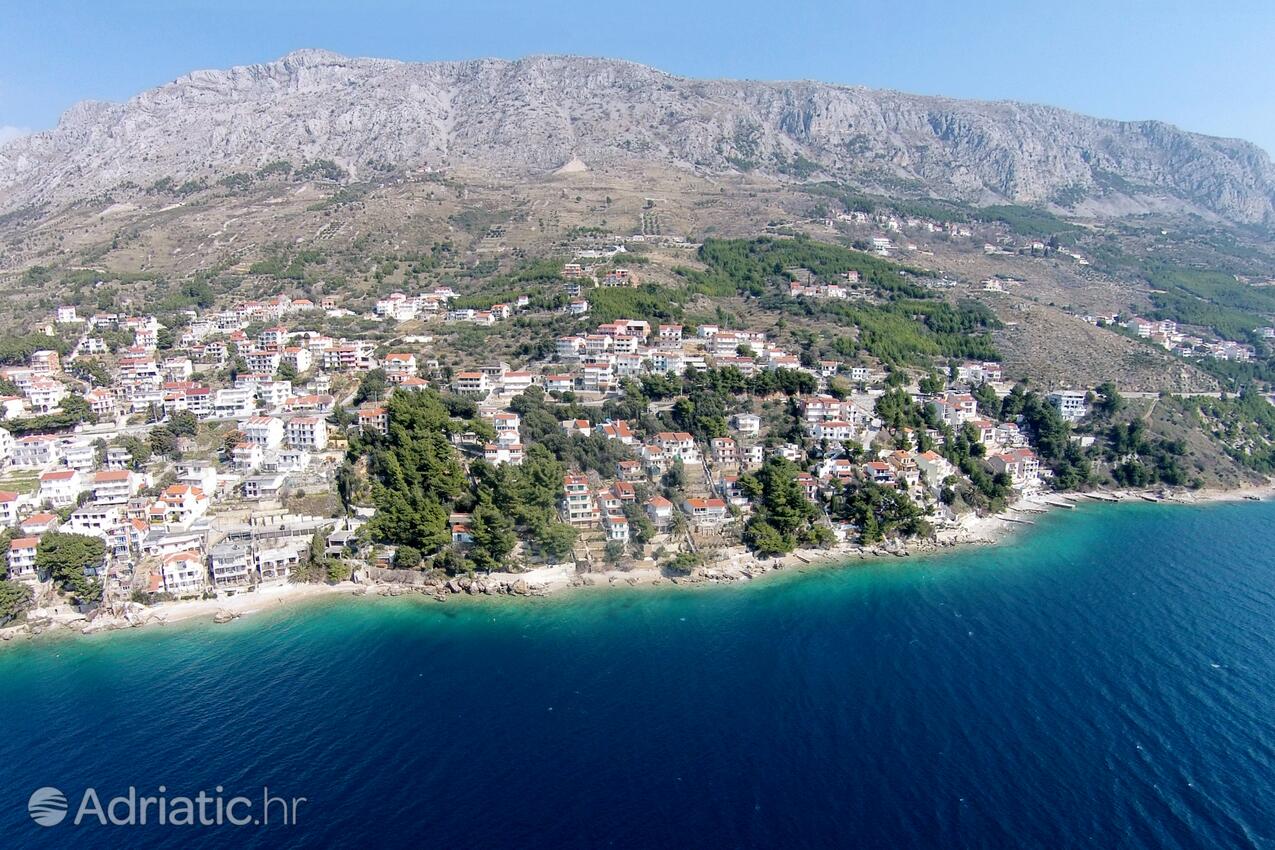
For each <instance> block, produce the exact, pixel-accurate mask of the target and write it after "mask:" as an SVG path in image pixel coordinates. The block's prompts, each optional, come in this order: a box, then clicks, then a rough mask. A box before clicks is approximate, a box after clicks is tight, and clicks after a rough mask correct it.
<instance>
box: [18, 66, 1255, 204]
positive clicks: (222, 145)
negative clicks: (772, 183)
mask: <svg viewBox="0 0 1275 850" xmlns="http://www.w3.org/2000/svg"><path fill="white" fill-rule="evenodd" d="M278 159H301V160H317V159H330V160H333V161H334V162H337V163H338V164H340V165H342V167H344V168H345V169H347V170H348V171H349V172H351V173H352V174H353V175H354V177H355V178H356V179H357V178H358V177H359V176H360V175H362V174H366V173H367V172H368V170H369V169H370V168H372V167H374V166H376V165H379V164H385V163H388V164H391V165H394V166H400V167H411V168H414V167H429V168H435V169H448V168H457V167H470V168H478V169H482V170H485V171H489V172H491V173H493V174H501V175H507V176H510V177H519V176H522V177H526V176H543V175H548V174H551V173H552V172H553V171H555V170H556V169H558V168H559V167H561V166H562V165H563V164H564V163H568V162H571V161H572V160H576V159H578V160H581V161H582V162H584V163H585V164H586V165H587V166H588V167H589V168H590V169H595V170H596V169H600V170H603V171H606V170H628V171H639V172H640V171H641V169H642V168H644V167H649V166H651V165H660V166H671V167H674V168H679V169H683V170H687V171H691V172H695V173H700V174H708V175H713V174H727V173H731V172H741V171H742V172H755V173H757V174H762V175H766V176H769V177H774V178H775V179H778V180H783V181H788V182H801V181H803V180H807V179H812V178H815V179H821V180H833V181H836V182H841V183H845V184H846V185H848V186H851V187H854V188H858V189H863V190H868V191H877V192H884V193H887V194H899V195H905V196H906V195H911V196H926V195H929V196H935V197H943V198H950V199H952V200H959V201H963V202H968V203H975V204H986V203H1002V202H1011V203H1024V204H1030V205H1036V206H1049V207H1054V208H1060V207H1064V208H1068V209H1074V210H1076V211H1078V212H1080V213H1086V214H1115V213H1120V212H1130V211H1133V212H1137V211H1142V210H1149V209H1168V210H1173V211H1181V212H1191V213H1200V214H1204V215H1210V216H1216V217H1219V218H1222V219H1226V220H1229V221H1231V222H1234V223H1241V224H1258V225H1267V226H1269V225H1271V224H1272V223H1275V166H1272V163H1271V160H1270V157H1269V156H1268V155H1267V154H1266V153H1265V152H1264V151H1262V150H1261V149H1260V148H1259V147H1257V146H1256V145H1253V144H1251V143H1249V142H1246V141H1243V140H1238V139H1225V138H1219V137H1213V136H1206V135H1202V134H1198V133H1191V132H1188V131H1185V130H1181V129H1179V128H1177V127H1174V126H1172V125H1170V124H1167V123H1165V122H1161V121H1156V120H1145V121H1118V120H1115V119H1105V118H1093V117H1089V116H1085V115H1081V114H1079V113H1075V112H1070V111H1068V110H1064V109H1061V108H1058V107H1052V106H1045V105H1039V104H1028V103H1021V102H1017V101H1007V100H998V101H971V100H961V99H957V98H951V97H944V96H933V95H913V94H907V93H904V92H898V91H893V90H886V89H870V88H867V87H864V86H855V85H844V84H829V83H821V82H817V81H810V80H800V81H783V82H770V81H756V80H701V79H692V78H686V77H679V76H675V75H672V74H668V73H665V72H663V71H660V70H658V69H656V68H652V67H650V66H647V65H643V64H640V63H636V62H630V61H627V60H616V59H605V58H595V57H578V56H555V55H545V56H529V57H524V58H522V59H517V60H505V59H490V58H488V59H471V60H455V61H445V62H429V63H420V62H406V61H402V60H395V59H379V58H351V57H345V56H342V55H340V54H337V53H333V52H331V51H327V50H321V49H315V48H307V49H303V50H298V51H294V52H292V53H289V54H287V55H285V56H283V57H281V58H280V59H277V60H275V61H272V62H267V63H261V64H255V65H240V66H235V67H232V68H229V69H225V70H216V69H212V70H196V71H192V72H190V73H188V74H185V75H183V76H181V77H178V78H177V79H176V80H173V81H172V82H170V83H167V84H164V85H161V86H157V87H155V88H152V89H147V90H145V91H143V92H140V93H138V94H137V95H135V96H134V97H132V98H130V99H128V100H127V101H124V102H122V103H114V102H106V101H83V102H80V103H77V104H75V105H74V106H72V107H71V108H70V109H68V110H67V111H66V112H65V113H64V114H63V116H62V118H61V119H60V120H59V122H58V125H57V126H56V127H55V128H54V129H52V130H48V131H44V132H41V133H36V134H32V135H30V136H26V137H23V138H20V139H16V140H14V141H11V142H10V143H8V144H6V145H4V146H2V147H0V210H5V209H15V208H18V207H21V206H24V205H30V204H36V203H42V204H64V203H68V202H73V201H76V200H82V199H85V198H89V197H94V196H98V195H102V194H105V193H109V192H111V191H112V190H114V189H117V188H118V187H119V186H120V185H122V184H146V183H149V182H152V181H154V180H158V179H162V178H165V177H167V178H172V179H175V180H178V181H181V180H187V179H206V178H213V177H216V176H218V175H220V174H224V173H232V172H234V171H236V170H242V169H245V168H256V167H259V166H261V165H263V164H265V163H266V162H269V161H272V160H278Z"/></svg>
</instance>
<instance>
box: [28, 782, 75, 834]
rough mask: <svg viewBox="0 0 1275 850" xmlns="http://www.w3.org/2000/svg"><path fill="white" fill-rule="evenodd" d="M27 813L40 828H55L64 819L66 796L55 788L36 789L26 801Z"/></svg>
mask: <svg viewBox="0 0 1275 850" xmlns="http://www.w3.org/2000/svg"><path fill="white" fill-rule="evenodd" d="M27 811H28V812H29V813H30V814H31V820H33V821H35V822H36V823H38V824H39V825H40V826H57V825H58V824H60V823H61V822H62V819H63V818H65V817H66V795H65V794H63V793H62V792H61V791H59V790H58V789H56V788H48V787H45V788H38V789H36V792H35V793H34V794H32V795H31V799H30V800H27Z"/></svg>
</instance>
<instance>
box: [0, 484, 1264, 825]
mask: <svg viewBox="0 0 1275 850" xmlns="http://www.w3.org/2000/svg"><path fill="white" fill-rule="evenodd" d="M1273 624H1275V504H1273V503H1246V502H1239V503H1223V504H1213V505H1207V506H1198V507H1184V506H1169V505H1160V504H1150V503H1138V504H1124V505H1117V506H1112V505H1097V504H1094V505H1087V506H1082V507H1081V508H1079V509H1077V510H1075V511H1057V512H1054V513H1051V514H1049V515H1047V516H1043V517H1041V518H1040V519H1039V520H1038V521H1037V522H1036V524H1035V525H1033V526H1032V527H1030V528H1025V529H1024V530H1023V532H1022V533H1021V534H1018V535H1016V536H1015V537H1014V538H1013V539H1011V540H1010V541H1008V542H1006V543H1004V544H1002V545H999V546H995V547H979V548H968V549H963V550H958V551H954V552H951V553H946V554H942V555H938V556H935V557H927V558H924V559H921V558H890V559H885V560H874V561H863V562H860V561H855V562H854V563H852V564H848V565H844V566H841V567H836V568H813V567H812V568H810V569H806V570H803V571H794V572H789V573H784V574H778V575H774V576H772V577H767V578H763V579H760V580H757V581H754V582H751V583H748V584H743V585H729V586H711V587H702V588H671V587H670V588H667V589H664V588H654V589H652V588H647V589H625V590H616V589H597V590H589V589H585V590H581V591H579V592H573V593H569V594H565V595H561V596H557V597H550V598H545V599H532V600H506V599H499V600H490V599H483V600H469V599H462V600H455V599H453V600H450V601H448V602H446V603H441V604H440V603H437V602H434V601H428V600H424V599H420V598H398V599H349V598H335V597H333V598H323V599H321V600H318V601H315V602H313V603H305V604H300V605H296V606H292V607H289V608H286V609H284V610H281V611H279V612H265V613H260V614H256V615H253V616H249V617H245V618H243V619H241V620H239V621H236V622H234V623H231V624H228V625H213V624H205V623H195V624H183V625H174V626H167V627H163V628H147V629H141V630H136V631H130V632H128V633H115V634H108V635H99V636H94V637H92V638H83V637H73V638H63V639H37V640H35V641H23V642H22V643H21V644H17V645H15V644H8V645H5V646H3V647H0V839H3V845H4V846H8V847H20V848H40V847H62V846H76V847H132V848H150V847H168V846H181V847H182V848H185V849H186V850H190V848H202V847H222V846H231V847H243V848H254V847H357V848H373V847H377V848H379V847H414V848H420V847H425V848H434V847H438V848H470V847H473V848H488V847H493V848H506V847H508V848H521V849H522V850H527V848H610V847H617V848H630V847H632V848H682V847H688V848H806V847H810V848H816V847H817V848H841V847H845V848H891V849H892V850H897V848H1002V847H1004V848H1070V847H1093V848H1103V850H1114V849H1115V848H1232V847H1234V848H1265V847H1275V631H1273V630H1272V625H1273ZM201 793H202V794H203V795H204V796H203V800H202V802H201V801H200V794H201ZM147 799H148V800H149V803H147V804H145V805H144V803H145V800H147ZM201 807H202V811H201ZM143 813H144V814H145V815H146V821H145V823H142V822H141V820H142V817H141V815H142V814H143ZM231 817H233V819H234V821H233V822H232V821H231V820H230V819H229V818H231ZM192 818H193V819H194V820H195V822H194V823H188V822H187V820H189V819H192ZM37 819H38V820H37ZM201 819H202V822H201Z"/></svg>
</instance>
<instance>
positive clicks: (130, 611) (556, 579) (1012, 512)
mask: <svg viewBox="0 0 1275 850" xmlns="http://www.w3.org/2000/svg"><path fill="white" fill-rule="evenodd" d="M1270 500H1275V482H1268V483H1265V484H1259V485H1252V486H1245V487H1240V488H1235V489H1229V490H1226V489H1203V490H1198V491H1189V490H1184V491H1167V490H1163V489H1161V490H1155V491H1151V490H1133V489H1124V490H1102V491H1092V492H1090V493H1047V494H1033V495H1031V496H1026V497H1021V498H1019V499H1018V500H1016V501H1015V502H1014V503H1013V504H1011V505H1009V506H1008V507H1007V508H1006V509H1005V510H1003V511H1001V512H1000V513H997V514H993V515H989V516H983V517H979V516H974V515H972V514H971V515H967V516H965V517H963V518H962V519H961V521H960V522H959V523H958V524H957V525H956V526H955V527H951V528H945V529H942V530H940V531H939V532H938V533H937V534H936V536H935V538H934V539H933V540H925V541H911V542H908V543H902V542H899V541H892V542H891V543H889V544H879V545H876V546H866V547H865V546H860V545H859V544H856V543H839V544H837V545H835V546H832V547H830V548H827V549H798V550H795V551H793V552H790V553H788V554H787V555H784V556H782V557H779V558H759V557H757V556H755V555H753V554H752V553H749V552H748V551H747V550H745V549H744V548H743V547H742V546H735V547H730V548H728V549H724V550H721V554H720V556H719V557H718V558H716V559H715V560H713V561H711V562H709V563H707V564H705V565H702V566H700V567H698V568H696V570H695V571H693V573H692V574H691V575H688V576H676V577H670V576H666V575H664V574H663V573H662V572H661V571H660V570H659V569H657V568H654V567H639V568H634V569H630V570H620V569H614V570H608V571H605V572H598V573H585V574H579V573H576V572H575V570H574V568H573V567H572V566H571V565H566V564H561V565H551V566H544V567H537V568H534V569H531V570H527V571H525V572H521V573H510V572H503V573H491V574H488V575H485V576H476V577H474V578H472V579H471V578H468V577H458V578H453V579H450V580H448V581H446V582H436V583H425V582H421V583H412V584H409V583H404V582H395V581H375V580H366V581H345V582H340V583H338V584H333V585H329V584H292V583H287V584H274V585H267V586H263V587H260V588H258V589H257V590H255V591H253V592H251V593H244V594H237V595H235V596H231V597H226V598H216V599H194V600H180V601H174V602H163V603H159V604H158V605H153V606H143V605H139V604H136V603H127V604H126V606H125V609H124V611H122V612H120V613H118V614H116V615H112V614H107V613H98V614H97V615H96V616H89V615H85V614H81V613H79V612H77V611H75V610H74V609H73V608H71V607H70V606H57V607H56V608H52V609H34V610H33V611H31V612H29V613H28V617H27V620H26V621H25V622H22V623H19V624H17V625H12V626H7V627H5V628H3V629H0V643H12V642H15V641H17V640H19V639H21V638H25V639H26V641H30V640H33V639H36V638H39V637H42V636H45V635H50V636H52V635H57V636H68V637H73V636H77V635H79V636H88V635H98V634H104V633H109V632H113V631H131V630H133V629H137V628H144V627H156V626H165V625H175V624H179V623H190V622H193V621H201V620H202V621H204V622H207V623H214V624H222V623H228V622H232V621H234V620H238V619H240V618H243V617H250V616H252V615H255V614H261V613H269V612H272V611H282V610H286V609H290V608H293V607H295V606H297V605H300V604H303V603H307V602H312V601H316V600H320V599H331V598H335V597H340V596H348V597H352V598H354V597H370V598H373V599H375V598H384V597H399V596H407V595H417V596H420V597H421V598H429V599H434V600H436V601H438V602H445V601H446V600H447V598H448V597H449V596H466V597H467V596H472V597H475V598H481V597H484V596H488V597H499V596H505V597H509V598H513V599H518V598H520V597H521V598H535V597H547V596H554V595H559V594H563V593H567V592H569V591H572V590H576V589H589V588H596V589H606V588H619V589H623V588H657V587H665V588H667V587H682V588H693V587H706V586H715V585H721V584H733V583H739V582H752V581H755V580H758V579H762V578H764V577H766V576H768V575H773V574H780V573H788V572H792V571H794V570H797V569H803V568H811V567H814V568H823V569H832V568H846V567H852V566H853V565H854V564H855V563H856V562H866V561H872V560H879V559H884V558H890V557H897V558H909V557H914V556H927V555H938V554H942V553H944V552H949V551H953V550H958V549H966V548H968V547H971V546H989V545H996V544H998V543H1001V542H1003V541H1005V540H1006V539H1007V538H1009V537H1012V536H1015V535H1016V534H1017V533H1018V532H1020V531H1023V530H1024V529H1026V528H1028V527H1030V526H1031V525H1032V524H1033V523H1034V521H1035V519H1037V518H1039V517H1040V516H1043V515H1045V514H1047V513H1052V512H1054V511H1058V510H1067V509H1072V508H1075V507H1076V506H1077V505H1081V504H1085V503H1088V502H1092V503H1095V504H1119V503H1124V502H1143V501H1145V502H1154V503H1160V504H1171V505H1197V506H1198V505H1206V504H1212V503H1222V502H1238V501H1270ZM24 642H25V641H24Z"/></svg>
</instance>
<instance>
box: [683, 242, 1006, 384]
mask: <svg viewBox="0 0 1275 850" xmlns="http://www.w3.org/2000/svg"><path fill="white" fill-rule="evenodd" d="M699 256H700V259H701V260H702V261H703V262H704V263H705V264H706V265H707V266H708V270H707V271H704V272H686V273H685V275H686V277H687V280H688V282H689V283H690V285H691V286H692V287H693V288H696V289H700V290H705V289H706V290H709V291H711V292H717V293H720V292H721V291H722V290H723V289H725V288H726V287H727V286H730V287H733V288H734V290H735V291H737V292H739V293H741V294H744V295H751V296H757V297H759V298H760V299H761V304H762V306H764V307H766V308H768V309H771V310H775V311H782V312H787V313H791V314H794V315H804V316H807V317H811V318H817V319H823V320H826V321H830V322H833V323H835V324H838V325H842V326H845V327H848V328H855V329H856V332H855V333H853V334H848V335H846V336H843V337H838V338H836V339H835V341H834V348H835V349H836V350H837V352H838V353H839V354H842V355H844V356H847V357H850V356H854V355H855V354H858V353H860V352H862V353H866V354H869V355H871V356H873V357H876V358H878V359H880V360H881V361H883V362H886V363H915V364H920V363H928V362H929V361H930V360H931V359H932V358H934V357H960V358H978V359H982V360H997V359H999V356H998V354H997V352H996V349H995V347H994V346H993V345H992V341H991V337H990V336H989V335H988V331H989V330H991V329H993V328H995V327H997V326H998V322H997V320H996V317H995V316H994V315H993V314H992V312H991V311H990V310H989V309H988V308H986V307H985V306H983V305H981V304H977V303H975V302H966V301H962V302H959V303H956V304H952V303H950V302H948V301H944V300H942V299H941V298H939V297H937V296H936V295H934V294H933V293H932V292H931V291H930V290H928V289H926V288H925V287H924V286H922V285H921V284H920V283H917V282H916V281H915V279H914V277H913V276H912V273H911V272H910V271H909V270H908V269H906V268H904V267H902V266H898V265H895V264H894V263H889V262H886V261H884V260H881V259H879V258H877V257H873V256H870V255H868V254H865V253H862V252H860V251H853V250H851V249H849V248H844V247H841V246H838V245H831V244H828V243H826V242H816V241H813V240H810V239H806V238H797V239H769V238H767V239H754V240H751V241H749V240H738V239H737V240H717V239H709V240H705V242H704V244H703V246H702V247H701V248H700V253H699ZM793 268H804V269H809V270H810V271H811V272H812V273H813V274H814V275H815V276H816V277H817V278H819V279H821V280H825V281H832V282H835V281H836V280H837V278H838V277H839V276H840V275H842V274H844V273H846V272H850V271H855V272H858V274H859V282H858V283H857V284H854V285H855V286H857V287H860V288H862V289H866V290H868V291H869V292H870V294H871V296H872V298H873V299H874V300H872V301H869V300H850V301H838V300H829V299H811V298H791V297H789V296H788V294H787V290H786V286H787V283H788V281H789V280H790V279H791V278H790V276H789V274H788V272H787V271H786V270H787V269H793Z"/></svg>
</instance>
